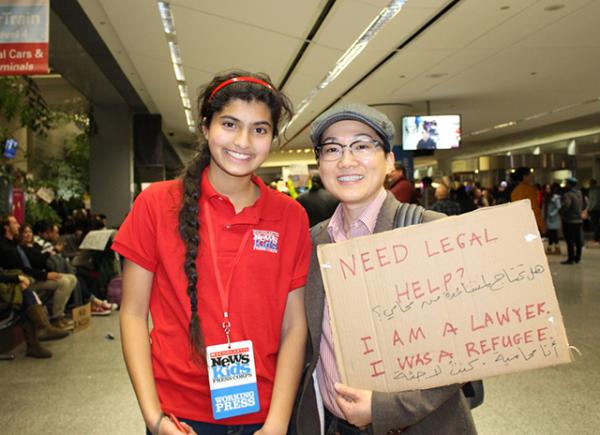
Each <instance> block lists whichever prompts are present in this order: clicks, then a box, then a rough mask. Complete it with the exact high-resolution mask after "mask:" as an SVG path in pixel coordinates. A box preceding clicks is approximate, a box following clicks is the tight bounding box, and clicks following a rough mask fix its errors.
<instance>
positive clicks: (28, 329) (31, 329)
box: [0, 269, 69, 358]
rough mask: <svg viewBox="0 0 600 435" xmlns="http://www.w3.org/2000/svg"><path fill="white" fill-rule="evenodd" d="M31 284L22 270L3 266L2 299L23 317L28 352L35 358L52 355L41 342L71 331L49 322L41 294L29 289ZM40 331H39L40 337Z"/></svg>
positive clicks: (1, 277)
mask: <svg viewBox="0 0 600 435" xmlns="http://www.w3.org/2000/svg"><path fill="white" fill-rule="evenodd" d="M30 284H31V280H30V279H29V278H28V277H27V276H25V275H24V274H23V273H22V272H21V271H20V270H10V271H5V270H1V269H0V301H1V302H2V303H4V304H9V305H11V306H12V309H13V310H15V311H17V312H18V313H19V314H20V315H21V316H22V317H23V324H22V325H23V331H24V333H25V341H26V343H27V350H26V352H25V354H26V355H27V356H30V357H32V358H50V357H51V356H52V352H50V351H49V350H48V349H45V348H43V347H42V346H41V345H40V341H47V340H58V339H61V338H65V337H66V336H68V335H69V333H68V332H67V331H63V330H61V329H58V328H55V327H54V326H52V325H51V324H50V322H49V321H48V316H47V315H46V311H44V307H43V306H42V304H41V301H40V299H39V297H38V296H37V294H36V293H35V292H34V291H33V290H31V289H30V288H29V287H30ZM37 330H40V334H39V336H38V331H37Z"/></svg>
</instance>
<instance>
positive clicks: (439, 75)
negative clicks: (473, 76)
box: [425, 73, 448, 79]
mask: <svg viewBox="0 0 600 435" xmlns="http://www.w3.org/2000/svg"><path fill="white" fill-rule="evenodd" d="M447 75H448V73H433V74H427V75H426V76H425V77H427V78H428V79H439V78H440V77H444V76H447Z"/></svg>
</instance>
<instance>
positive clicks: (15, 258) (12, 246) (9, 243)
mask: <svg viewBox="0 0 600 435" xmlns="http://www.w3.org/2000/svg"><path fill="white" fill-rule="evenodd" d="M28 258H29V257H28ZM29 261H30V262H31V260H29ZM0 267H1V268H2V269H21V270H22V271H23V273H24V274H25V275H29V276H31V277H33V278H34V279H36V280H38V281H46V280H47V279H48V272H46V270H45V268H36V267H35V266H34V265H33V263H32V267H25V264H23V260H22V259H21V256H20V255H19V251H17V241H16V240H9V239H7V238H6V237H4V236H2V237H0Z"/></svg>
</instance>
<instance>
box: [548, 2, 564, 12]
mask: <svg viewBox="0 0 600 435" xmlns="http://www.w3.org/2000/svg"><path fill="white" fill-rule="evenodd" d="M564 7H565V5H564V4H562V3H561V4H556V5H550V6H546V7H545V8H544V10H545V11H546V12H554V11H559V10H561V9H562V8H564Z"/></svg>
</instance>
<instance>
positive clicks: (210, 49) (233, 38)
mask: <svg viewBox="0 0 600 435" xmlns="http://www.w3.org/2000/svg"><path fill="white" fill-rule="evenodd" d="M184 12H185V13H184ZM174 15H175V22H176V23H177V24H176V26H177V29H178V30H177V37H178V41H179V47H180V50H181V56H182V58H183V63H184V66H185V67H187V66H191V67H195V68H200V69H202V70H205V71H212V72H214V73H216V72H219V71H223V70H227V69H232V68H241V69H246V70H249V71H262V72H266V73H267V74H269V75H270V76H271V78H272V79H273V80H274V81H275V82H277V81H279V80H281V78H282V77H283V74H284V73H285V71H286V68H287V66H288V64H289V63H290V62H291V60H292V59H293V55H294V54H295V51H296V50H297V49H298V46H299V41H298V40H297V39H295V38H291V37H289V36H283V35H281V34H279V33H273V32H270V31H267V30H263V29H258V28H256V27H246V28H244V29H240V28H239V25H238V24H235V23H232V22H231V21H228V20H226V19H223V18H216V17H210V18H209V17H207V16H206V15H205V14H202V13H199V12H194V11H190V10H187V9H185V10H183V9H176V10H175V11H174ZM179 29H181V30H179ZM222 34H225V35H227V37H226V38H216V37H215V35H222Z"/></svg>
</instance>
